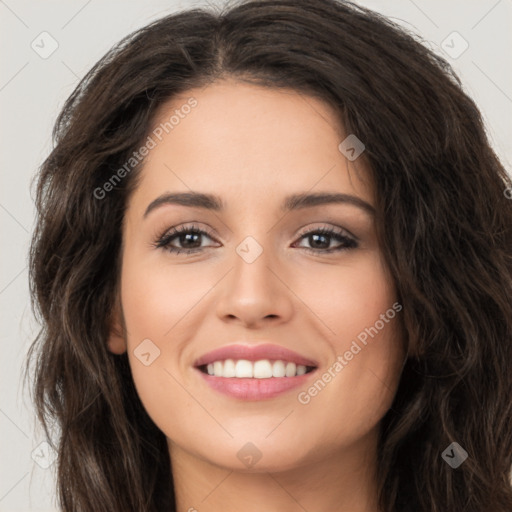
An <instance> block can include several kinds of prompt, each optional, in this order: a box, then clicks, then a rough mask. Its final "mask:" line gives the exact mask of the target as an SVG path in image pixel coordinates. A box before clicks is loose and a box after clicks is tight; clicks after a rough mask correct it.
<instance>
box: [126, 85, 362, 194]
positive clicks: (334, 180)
mask: <svg viewBox="0 0 512 512" xmlns="http://www.w3.org/2000/svg"><path fill="white" fill-rule="evenodd" d="M347 135H348V134H346V133H344V131H343V127H342V126H341V123H340V120H339V118H338V116H337V114H336V112H335V111H334V109H333V108H332V107H330V105H328V104H327V103H325V102H323V101H321V100H319V99H316V98H314V97H311V96H306V95H304V94H302V93H299V92H296V91H293V90H289V89H276V88H266V87H262V86H257V85H252V84H246V83H241V82H236V81H231V80H227V81H221V82H216V83H214V84H212V85H209V86H207V87H205V88H197V89H191V90H189V91H187V92H186V93H183V94H181V95H179V96H176V97H174V98H172V100H170V101H168V102H167V103H166V104H164V105H162V107H161V108H160V109H159V111H158V113H157V116H156V117H155V120H154V122H153V126H152V127H151V131H150V137H151V138H152V140H153V142H154V147H153V148H152V149H151V150H150V151H149V154H148V156H147V157H146V158H145V163H144V167H143V169H142V172H141V181H140V184H139V187H138V190H137V191H136V194H135V195H136V196H137V199H139V200H141V201H145V202H146V203H147V202H149V201H151V200H152V199H154V196H155V195H157V194H160V193H162V192H165V191H168V190H182V191H188V190H200V191H201V192H212V193H215V194H221V195H226V197H231V199H232V200H233V201H235V200H243V201H244V203H248V202H249V203H250V202H252V201H256V202H262V201H264V202H267V201H269V200H272V198H281V197H282V196H284V195H288V194H290V193H293V192H306V191H309V190H311V191H315V190H314V189H316V188H318V189H321V190H334V191H342V192H350V193H355V194H357V195H359V196H360V197H362V198H363V199H365V200H367V201H368V202H371V201H372V191H371V187H370V186H369V183H368V180H367V176H366V173H365V172H364V168H363V165H362V163H361V161H359V162H358V161H356V162H349V161H348V160H347V159H346V158H345V156H344V155H343V154H342V153H341V152H340V150H339V145H340V143H341V142H342V141H343V139H344V138H345V137H346V136H347ZM354 171H356V172H354Z"/></svg>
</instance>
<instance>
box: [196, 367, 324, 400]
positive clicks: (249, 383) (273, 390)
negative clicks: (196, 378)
mask: <svg viewBox="0 0 512 512" xmlns="http://www.w3.org/2000/svg"><path fill="white" fill-rule="evenodd" d="M197 371H198V372H199V373H200V374H201V376H202V377H203V379H204V380H205V381H206V383H207V384H208V385H209V386H210V387H211V388H212V389H214V390H215V391H218V392H219V393H223V394H224V395H228V396H231V397H234V398H240V399H242V400H265V399H266V398H274V397H275V396H278V395H281V394H282V393H285V392H286V391H289V390H290V389H294V388H297V387H300V386H303V385H304V384H305V383H306V381H307V380H308V379H309V377H310V376H311V375H312V374H313V373H315V370H313V371H311V372H309V373H305V374H304V375H297V376H296V377H271V378H269V379H250V378H247V379H238V378H236V377H233V378H228V377H213V376H212V375H208V374H207V373H203V372H202V371H201V370H197Z"/></svg>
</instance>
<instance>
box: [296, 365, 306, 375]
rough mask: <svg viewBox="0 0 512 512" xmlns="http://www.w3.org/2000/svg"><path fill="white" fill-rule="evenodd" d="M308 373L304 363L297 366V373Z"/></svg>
mask: <svg viewBox="0 0 512 512" xmlns="http://www.w3.org/2000/svg"><path fill="white" fill-rule="evenodd" d="M305 373H306V367H305V366H304V365H302V364H299V365H298V366H297V375H304V374H305Z"/></svg>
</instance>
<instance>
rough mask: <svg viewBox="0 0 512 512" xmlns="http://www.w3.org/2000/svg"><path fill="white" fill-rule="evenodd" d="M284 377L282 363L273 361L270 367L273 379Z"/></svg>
mask: <svg viewBox="0 0 512 512" xmlns="http://www.w3.org/2000/svg"><path fill="white" fill-rule="evenodd" d="M285 375H286V369H285V366H284V363H283V361H275V362H274V365H273V366H272V376H273V377H284V376H285Z"/></svg>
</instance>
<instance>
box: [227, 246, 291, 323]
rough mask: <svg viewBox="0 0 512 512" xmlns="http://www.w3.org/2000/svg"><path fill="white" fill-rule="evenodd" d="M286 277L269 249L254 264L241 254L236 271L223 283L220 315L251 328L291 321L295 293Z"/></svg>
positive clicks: (237, 260)
mask: <svg viewBox="0 0 512 512" xmlns="http://www.w3.org/2000/svg"><path fill="white" fill-rule="evenodd" d="M282 274H283V273H282V272H280V271H279V267H278V265H277V264H276V260H275V258H272V257H271V255H270V251H269V250H263V252H262V253H261V254H260V256H259V257H258V258H257V259H256V260H255V261H253V262H252V263H249V262H248V261H246V260H244V259H243V258H242V257H240V256H239V255H238V254H237V255H236V256H235V258H234V268H233V270H232V271H231V272H229V274H228V275H227V276H226V279H225V280H223V285H222V292H221V295H220V297H219V299H218V301H217V315H218V316H219V318H221V319H222V320H223V321H224V322H231V323H238V324H240V325H242V326H244V327H246V328H251V329H256V328H259V327H263V326H266V325H269V324H272V325H278V324H281V323H284V322H287V321H289V320H290V318H291V317H292V315H293V311H294V309H293V302H292V299H293V292H292V291H291V289H290V287H289V285H288V284H287V283H286V276H285V275H282Z"/></svg>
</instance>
